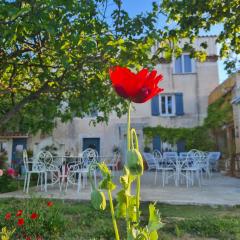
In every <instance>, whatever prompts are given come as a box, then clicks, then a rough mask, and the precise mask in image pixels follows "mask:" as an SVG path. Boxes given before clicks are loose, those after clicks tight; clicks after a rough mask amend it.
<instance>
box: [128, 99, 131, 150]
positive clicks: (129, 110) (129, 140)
mask: <svg viewBox="0 0 240 240" xmlns="http://www.w3.org/2000/svg"><path fill="white" fill-rule="evenodd" d="M130 117H131V102H129V105H128V122H127V150H128V151H129V150H130V149H131V120H130Z"/></svg>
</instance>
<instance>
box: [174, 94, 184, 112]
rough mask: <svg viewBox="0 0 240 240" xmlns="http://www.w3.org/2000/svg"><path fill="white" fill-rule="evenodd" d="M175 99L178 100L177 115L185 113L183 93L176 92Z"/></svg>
mask: <svg viewBox="0 0 240 240" xmlns="http://www.w3.org/2000/svg"><path fill="white" fill-rule="evenodd" d="M175 101H176V115H177V116H181V115H184V108H183V94H182V93H175Z"/></svg>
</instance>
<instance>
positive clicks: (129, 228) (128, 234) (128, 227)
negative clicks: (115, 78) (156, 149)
mask: <svg viewBox="0 0 240 240" xmlns="http://www.w3.org/2000/svg"><path fill="white" fill-rule="evenodd" d="M130 150H131V102H129V104H128V122H127V151H130ZM128 191H129V193H131V186H129V188H128ZM128 207H129V197H128V196H127V199H126V208H127V209H126V222H127V237H128V238H129V237H130V233H131V223H130V220H129V212H128Z"/></svg>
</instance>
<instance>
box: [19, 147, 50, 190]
mask: <svg viewBox="0 0 240 240" xmlns="http://www.w3.org/2000/svg"><path fill="white" fill-rule="evenodd" d="M23 164H24V167H25V178H24V187H23V191H24V192H26V193H28V191H29V184H30V179H31V174H32V173H36V174H38V179H39V177H40V181H41V190H43V178H44V190H45V191H47V172H46V166H45V165H44V163H41V162H32V161H29V160H28V155H27V151H26V150H25V149H24V150H23ZM38 182H39V181H38ZM37 186H38V183H37Z"/></svg>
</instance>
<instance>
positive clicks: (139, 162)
mask: <svg viewBox="0 0 240 240" xmlns="http://www.w3.org/2000/svg"><path fill="white" fill-rule="evenodd" d="M127 167H128V169H129V171H130V173H131V174H132V175H142V174H143V170H144V167H143V159H142V155H141V153H140V152H139V151H138V150H137V149H132V150H129V151H127Z"/></svg>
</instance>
